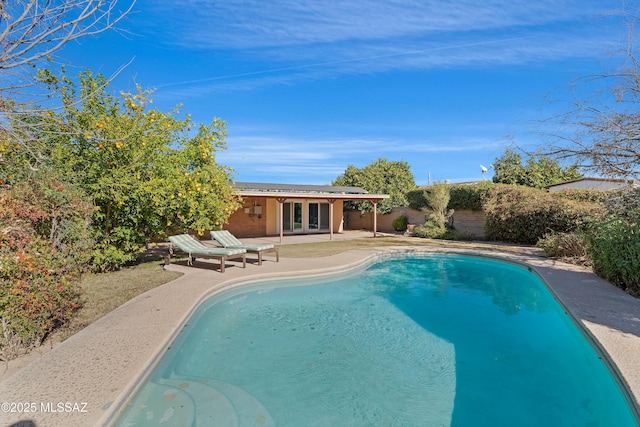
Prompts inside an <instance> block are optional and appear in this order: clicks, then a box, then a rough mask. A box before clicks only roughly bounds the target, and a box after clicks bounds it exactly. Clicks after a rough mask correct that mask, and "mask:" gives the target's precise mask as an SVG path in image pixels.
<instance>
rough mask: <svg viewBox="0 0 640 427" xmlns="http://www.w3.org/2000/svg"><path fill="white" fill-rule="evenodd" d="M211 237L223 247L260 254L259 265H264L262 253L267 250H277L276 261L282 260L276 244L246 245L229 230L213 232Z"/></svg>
mask: <svg viewBox="0 0 640 427" xmlns="http://www.w3.org/2000/svg"><path fill="white" fill-rule="evenodd" d="M211 239H213V240H215V241H216V242H218V243H220V244H221V245H222V247H223V248H227V249H245V250H246V251H247V252H249V253H255V254H258V265H262V254H263V253H265V252H275V253H276V262H279V261H280V252H278V248H276V247H275V246H274V245H269V244H267V245H244V244H243V243H242V242H241V241H240V240H238V239H236V236H234V235H233V234H231V233H230V232H229V231H228V230H218V231H212V232H211Z"/></svg>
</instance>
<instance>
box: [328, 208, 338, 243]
mask: <svg viewBox="0 0 640 427" xmlns="http://www.w3.org/2000/svg"><path fill="white" fill-rule="evenodd" d="M335 201H336V199H327V202H329V240H333V204H334V203H335Z"/></svg>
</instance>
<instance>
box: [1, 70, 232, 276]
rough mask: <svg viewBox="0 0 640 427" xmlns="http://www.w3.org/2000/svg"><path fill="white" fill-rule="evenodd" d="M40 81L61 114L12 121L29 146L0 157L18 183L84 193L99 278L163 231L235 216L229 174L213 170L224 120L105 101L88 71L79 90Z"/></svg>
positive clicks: (199, 227) (65, 81)
mask: <svg viewBox="0 0 640 427" xmlns="http://www.w3.org/2000/svg"><path fill="white" fill-rule="evenodd" d="M39 78H40V80H41V81H42V82H43V83H45V84H46V85H47V86H48V87H49V88H50V90H51V91H52V92H53V93H56V94H57V95H58V97H59V98H60V101H61V104H62V110H61V111H60V112H59V113H54V112H52V111H49V112H47V113H45V114H43V115H37V116H33V115H31V116H27V117H25V115H24V114H23V115H20V116H19V117H17V118H16V120H15V122H18V123H24V122H30V123H32V124H33V126H31V128H30V129H29V132H30V135H28V136H27V137H25V139H29V140H31V141H32V144H30V146H29V147H28V148H27V147H25V146H22V145H19V144H17V145H16V144H13V145H12V144H10V143H7V142H6V141H0V151H2V152H3V153H4V158H5V160H6V161H7V162H8V164H9V167H8V168H7V169H8V170H9V171H10V173H11V174H12V175H13V177H14V178H13V179H14V180H16V181H19V180H25V179H27V178H28V177H29V176H30V175H31V174H32V173H33V171H34V170H38V171H41V170H47V171H49V173H50V174H52V175H53V176H56V177H57V179H58V180H59V181H60V182H61V183H63V185H64V184H66V183H69V184H73V185H74V186H75V187H78V188H82V189H83V190H84V191H85V193H86V196H87V197H88V198H89V200H90V201H91V203H92V204H93V209H94V210H93V213H92V216H91V224H92V234H93V238H94V239H95V241H96V244H97V250H96V251H94V265H95V266H96V267H97V268H98V269H101V270H107V269H111V268H114V267H117V266H119V265H120V264H122V263H123V262H125V261H127V260H129V259H131V258H132V256H133V253H134V252H135V251H137V250H138V249H139V248H140V247H141V246H142V245H144V244H145V243H147V242H149V241H150V240H151V239H154V238H161V237H163V236H164V235H165V232H166V230H167V229H176V230H184V231H187V230H194V231H196V232H198V233H199V234H203V233H204V232H205V230H208V229H214V228H217V227H218V226H219V225H220V224H222V223H224V222H226V220H227V219H228V216H229V215H230V214H231V212H233V211H234V210H235V209H236V208H237V206H238V204H237V201H236V196H235V192H234V190H233V188H232V186H231V175H230V174H231V170H230V169H229V168H226V167H224V166H221V165H218V164H217V162H216V160H215V152H216V151H218V150H223V149H225V147H226V145H225V136H226V124H225V123H224V122H223V121H222V120H220V119H217V118H216V119H214V120H213V121H212V123H211V124H210V125H202V124H201V125H196V124H194V123H193V122H192V120H191V118H190V117H189V116H186V117H183V118H180V117H178V113H179V111H178V109H177V108H176V109H175V110H173V111H171V112H169V113H165V112H161V111H158V110H155V109H152V108H151V104H152V100H151V98H150V96H151V93H152V92H151V91H146V90H142V89H141V88H140V87H138V89H137V92H136V93H124V92H121V93H120V96H119V97H116V96H113V95H111V94H110V93H109V92H108V90H107V89H108V81H107V79H106V78H105V77H104V76H102V75H97V76H94V75H93V74H92V73H91V72H90V71H85V72H82V73H80V75H79V83H78V84H77V85H76V84H75V83H74V82H73V81H72V80H71V79H69V78H68V77H67V76H66V75H64V74H63V75H62V76H61V77H58V76H56V75H54V74H53V73H51V72H49V71H46V70H41V71H40V73H39ZM19 131H20V132H24V131H25V130H24V128H20V130H19ZM32 162H33V163H32Z"/></svg>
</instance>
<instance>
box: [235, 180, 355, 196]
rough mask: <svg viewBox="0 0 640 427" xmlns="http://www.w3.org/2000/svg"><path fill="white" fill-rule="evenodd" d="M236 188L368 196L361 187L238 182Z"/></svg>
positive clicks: (241, 189) (270, 191)
mask: <svg viewBox="0 0 640 427" xmlns="http://www.w3.org/2000/svg"><path fill="white" fill-rule="evenodd" d="M234 187H235V188H236V189H238V190H240V191H253V192H256V191H265V192H269V193H277V192H282V193H336V194H367V192H366V190H364V189H362V188H360V187H341V186H336V185H304V184H270V183H263V182H236V183H234Z"/></svg>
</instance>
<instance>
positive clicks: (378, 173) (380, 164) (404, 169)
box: [333, 158, 416, 214]
mask: <svg viewBox="0 0 640 427" xmlns="http://www.w3.org/2000/svg"><path fill="white" fill-rule="evenodd" d="M333 185H343V186H353V187H361V188H363V189H365V190H367V191H368V192H369V193H371V194H389V195H390V196H391V197H390V198H388V199H386V200H383V201H381V202H380V203H378V206H377V212H378V213H380V214H388V213H390V212H391V209H393V208H394V207H396V206H407V204H408V203H409V202H408V200H407V198H406V196H405V193H406V192H407V191H410V190H413V189H415V188H416V182H415V180H414V178H413V174H412V173H411V169H410V167H409V164H408V163H407V162H403V161H399V162H390V161H388V160H387V159H383V158H380V159H378V160H376V161H374V162H372V163H371V164H369V165H368V166H365V167H364V168H357V167H355V166H353V165H349V166H347V169H346V170H345V171H344V174H342V175H340V176H339V177H338V178H336V180H335V181H334V182H333ZM345 207H347V208H350V209H356V210H359V211H360V212H372V211H373V206H372V205H371V203H370V202H367V201H349V202H347V203H346V204H345Z"/></svg>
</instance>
